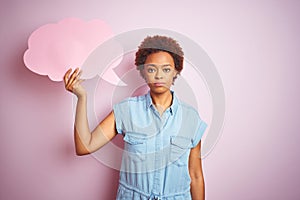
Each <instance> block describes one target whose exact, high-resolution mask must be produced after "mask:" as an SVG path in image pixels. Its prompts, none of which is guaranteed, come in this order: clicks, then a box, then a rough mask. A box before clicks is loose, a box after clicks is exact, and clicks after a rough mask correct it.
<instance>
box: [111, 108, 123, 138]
mask: <svg viewBox="0 0 300 200" xmlns="http://www.w3.org/2000/svg"><path fill="white" fill-rule="evenodd" d="M113 112H114V116H115V122H116V130H117V133H118V134H122V133H123V128H122V127H123V122H122V118H121V116H122V110H121V106H120V104H115V105H114V106H113Z"/></svg>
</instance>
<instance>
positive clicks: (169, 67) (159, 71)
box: [142, 51, 177, 93]
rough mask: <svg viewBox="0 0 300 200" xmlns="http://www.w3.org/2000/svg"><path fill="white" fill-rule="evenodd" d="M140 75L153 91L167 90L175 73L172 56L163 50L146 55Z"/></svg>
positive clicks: (161, 91) (162, 91)
mask: <svg viewBox="0 0 300 200" xmlns="http://www.w3.org/2000/svg"><path fill="white" fill-rule="evenodd" d="M142 75H143V77H144V78H145V80H146V82H147V84H148V86H149V88H150V90H151V91H152V92H154V93H164V92H166V91H168V90H169V89H170V87H171V85H172V83H173V80H174V77H175V76H176V75H177V70H176V69H175V64H174V60H173V57H172V56H171V55H170V54H169V53H167V52H164V51H159V52H157V53H152V54H150V55H148V57H147V59H146V61H145V64H144V68H143V70H142Z"/></svg>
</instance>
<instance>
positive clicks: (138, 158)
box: [113, 91, 207, 200]
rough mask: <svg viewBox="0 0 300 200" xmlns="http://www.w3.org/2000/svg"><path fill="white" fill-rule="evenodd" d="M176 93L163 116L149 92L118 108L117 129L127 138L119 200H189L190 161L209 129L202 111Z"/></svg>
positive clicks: (114, 109) (123, 102) (118, 105)
mask: <svg viewBox="0 0 300 200" xmlns="http://www.w3.org/2000/svg"><path fill="white" fill-rule="evenodd" d="M171 93H172V96H173V98H172V105H171V106H170V107H169V108H168V109H167V110H166V111H165V112H164V113H163V114H162V115H160V114H159V112H158V111H157V110H156V108H155V106H154V105H153V103H152V99H151V95H150V92H148V93H147V94H145V95H142V96H137V97H130V98H127V99H125V100H123V101H121V102H120V103H118V104H116V105H114V107H113V111H114V115H115V121H116V129H117V132H118V133H119V134H122V135H123V136H124V137H123V139H124V142H125V144H124V151H123V157H122V165H121V170H120V180H119V188H118V193H117V200H123V199H124V200H129V199H134V200H136V199H138V200H149V199H153V200H157V199H163V200H174V199H178V200H181V199H182V200H188V199H191V194H190V181H191V179H190V176H189V171H188V159H189V154H190V150H191V148H193V147H195V146H196V145H197V144H198V143H199V141H200V139H201V137H202V135H203V133H204V131H205V129H206V127H207V124H206V123H205V122H204V121H202V120H201V118H200V116H199V114H198V112H197V111H196V110H195V109H194V108H193V107H191V106H189V105H187V104H185V103H183V102H181V101H180V100H179V99H178V98H177V97H176V95H175V93H174V92H173V91H171Z"/></svg>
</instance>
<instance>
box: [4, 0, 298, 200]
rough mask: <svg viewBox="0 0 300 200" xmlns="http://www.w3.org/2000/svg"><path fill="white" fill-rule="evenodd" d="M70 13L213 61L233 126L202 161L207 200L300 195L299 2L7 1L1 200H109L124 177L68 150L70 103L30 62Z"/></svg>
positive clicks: (61, 89) (58, 86) (57, 84)
mask: <svg viewBox="0 0 300 200" xmlns="http://www.w3.org/2000/svg"><path fill="white" fill-rule="evenodd" d="M68 17H77V18H80V19H83V20H91V19H102V20H104V21H106V22H107V24H109V26H111V27H112V29H113V31H114V32H115V33H116V34H117V33H122V32H125V31H130V30H134V29H138V28H146V27H154V28H165V29H170V30H174V31H177V32H180V33H182V34H184V35H187V36H188V37H190V38H192V39H193V40H194V41H196V42H197V43H198V44H199V45H200V46H201V47H202V48H203V49H204V50H205V51H206V52H207V54H208V55H209V56H210V58H211V59H212V60H213V62H214V63H215V65H216V68H217V70H218V72H219V74H220V76H221V79H222V81H223V85H224V88H225V95H226V120H225V124H224V128H223V131H222V136H221V137H220V139H219V141H218V143H217V145H216V146H215V148H214V149H213V151H212V152H211V153H210V154H209V156H207V157H206V158H205V159H204V160H203V166H204V169H203V170H204V174H205V181H206V198H207V199H208V200H219V199H243V200H253V199H261V200H265V199H273V200H275V199H278V200H281V199H289V200H296V199H299V196H300V192H299V189H298V186H299V185H300V172H299V169H300V157H299V150H300V146H299V144H298V143H299V141H300V135H299V133H300V127H299V122H298V121H299V118H300V115H299V111H300V107H299V102H300V94H299V89H298V87H299V83H300V80H299V74H300V68H299V65H300V60H299V58H300V57H299V52H300V40H299V35H300V26H299V24H300V20H299V19H300V3H299V1H284V0H281V1H280V0H279V1H275V0H268V1H267V0H263V1H191V0H187V1H176V0H175V1H158V0H153V1H141V0H139V1H137V0H130V1H115V0H113V1H96V0H91V1H82V0H73V1H71V0H51V1H50V0H47V1H38V0H27V1H22V0H19V1H17V0H6V1H5V0H2V1H1V2H0V20H1V28H0V42H1V46H2V47H1V50H0V51H1V54H0V69H1V73H0V80H1V84H0V89H1V90H0V92H1V100H0V113H1V115H0V119H1V121H0V123H1V126H0V136H1V138H0V184H1V185H0V199H1V200H2V199H3V200H17V199H30V200H33V199H39V200H50V199H51V200H54V199H55V200H56V199H72V200H82V199H88V200H96V199H97V200H100V199H101V200H102V199H103V200H109V199H113V198H114V197H115V195H116V189H117V183H118V171H117V170H114V169H111V168H109V167H107V166H105V165H103V164H102V163H101V162H99V161H98V160H97V159H95V158H93V157H92V156H85V157H77V156H76V155H75V152H74V145H73V131H72V129H73V110H72V95H71V94H69V93H67V92H66V91H65V90H64V86H63V83H62V82H52V81H51V80H50V79H48V78H47V77H45V76H39V75H37V74H34V73H33V72H31V71H29V70H28V69H27V68H26V67H25V65H24V63H23V54H24V51H25V50H26V49H27V40H28V38H29V36H30V34H31V33H32V32H33V31H34V30H36V29H37V28H39V27H40V26H42V25H44V24H47V23H55V22H57V21H59V20H61V19H64V18H68Z"/></svg>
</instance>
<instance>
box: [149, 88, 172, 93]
mask: <svg viewBox="0 0 300 200" xmlns="http://www.w3.org/2000/svg"><path fill="white" fill-rule="evenodd" d="M150 91H151V92H152V93H155V94H164V93H166V92H169V91H170V88H167V87H150Z"/></svg>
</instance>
